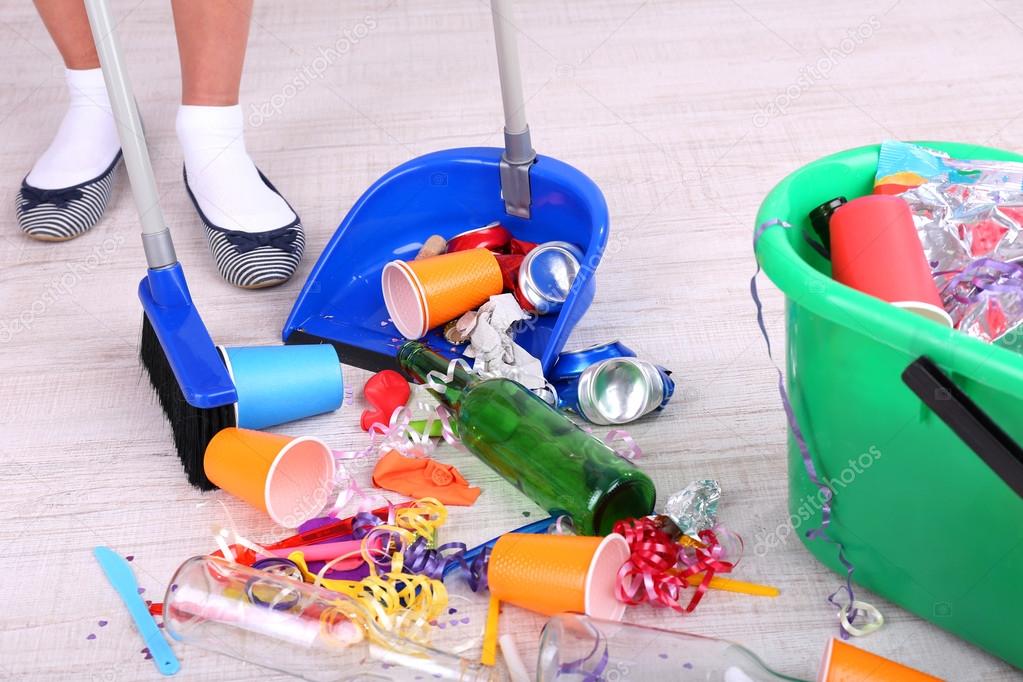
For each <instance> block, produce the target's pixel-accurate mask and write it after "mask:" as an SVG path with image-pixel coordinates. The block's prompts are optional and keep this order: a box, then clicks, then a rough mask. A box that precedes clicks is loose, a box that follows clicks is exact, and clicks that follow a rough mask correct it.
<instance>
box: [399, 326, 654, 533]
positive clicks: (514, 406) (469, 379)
mask: <svg viewBox="0 0 1023 682" xmlns="http://www.w3.org/2000/svg"><path fill="white" fill-rule="evenodd" d="M398 362H399V363H400V364H401V367H402V369H404V370H405V372H406V373H408V374H409V375H410V376H412V377H413V378H414V379H416V380H417V381H419V382H421V383H423V382H425V381H426V377H427V374H429V373H430V372H432V371H436V372H438V373H440V375H441V376H445V375H446V374H447V372H448V365H449V361H448V360H447V359H445V358H443V357H441V356H440V355H438V354H437V353H435V352H434V351H432V350H430V349H429V348H427V347H426V346H424V345H423V344H421V343H418V342H416V341H409V342H407V343H405V344H404V345H403V346H402V347H401V350H400V351H399V352H398ZM433 393H434V394H436V395H437V397H438V399H440V400H441V401H442V402H443V403H444V404H446V405H448V406H449V407H450V408H451V409H452V410H453V411H454V413H455V415H456V417H455V421H456V426H457V429H458V434H459V437H460V438H461V440H462V443H463V444H465V447H467V448H468V449H469V450H470V451H471V452H472V453H474V454H475V455H476V456H477V457H479V458H480V459H482V460H483V461H484V462H486V463H487V464H489V465H490V467H491V468H492V469H494V471H496V472H497V473H499V474H501V476H503V477H504V478H505V479H506V480H507V481H509V482H510V483H512V484H513V485H514V486H515V487H516V488H518V489H519V490H521V491H522V492H523V493H525V494H526V495H527V496H528V497H529V498H530V499H531V500H533V501H534V502H536V503H537V504H538V505H540V506H541V507H543V508H544V509H546V510H547V511H548V512H549V513H551V514H568V515H569V516H570V517H571V518H572V522H573V523H574V525H575V528H576V531H577V532H579V533H581V534H585V535H606V534H607V533H610V532H611V528H612V527H613V526H614V524H615V522H616V521H618V520H620V519H624V518H629V517H640V516H646V515H648V514H650V513H652V512H653V508H654V499H655V496H656V491H655V489H654V484H653V482H651V480H650V479H649V477H647V475H646V474H644V473H643V472H642V471H640V470H639V469H637V468H636V466H635V465H633V464H632V463H631V462H629V461H628V460H625V459H622V458H621V457H619V456H618V455H617V454H616V453H615V452H614V450H612V449H611V448H610V447H608V446H607V445H606V444H604V443H603V442H601V441H600V440H599V439H597V438H594V437H593V436H591V435H590V434H588V433H586V432H585V431H583V430H582V429H580V428H579V427H578V426H576V425H575V424H574V423H573V422H572V420H570V419H569V418H568V417H566V416H565V415H563V414H561V413H560V412H558V411H557V410H555V409H554V408H553V407H551V406H550V405H548V404H547V403H545V402H544V401H543V400H541V399H540V398H538V397H537V396H535V395H533V393H531V392H530V391H529V389H527V388H526V387H525V386H523V385H522V384H519V383H517V382H515V381H512V380H511V379H480V378H478V377H475V376H473V375H472V374H470V373H469V372H467V371H466V370H465V369H464V368H462V367H459V366H456V367H455V368H454V370H453V378H452V379H451V380H450V381H448V382H447V384H446V389H445V390H443V391H440V390H434V391H433Z"/></svg>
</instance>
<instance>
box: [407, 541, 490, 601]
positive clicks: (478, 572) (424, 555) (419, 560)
mask: <svg viewBox="0 0 1023 682" xmlns="http://www.w3.org/2000/svg"><path fill="white" fill-rule="evenodd" d="M467 551H468V547H467V546H466V545H465V543H464V542H448V543H445V544H443V545H441V546H440V547H437V548H436V549H434V548H431V547H430V546H429V545H428V544H427V543H426V538H422V537H419V538H416V540H415V541H414V542H413V543H412V545H411V546H410V547H409V548H408V549H407V550H405V569H406V570H407V571H408V572H409V573H417V574H424V575H426V576H427V577H430V578H433V579H435V580H443V579H444V573H445V569H446V568H447V567H448V566H450V565H452V564H454V565H455V566H456V567H457V570H459V571H460V572H461V574H462V575H463V576H464V577H465V579H466V582H468V583H469V589H471V590H472V591H473V592H479V591H480V590H485V589H487V564H488V563H489V562H490V548H489V547H486V548H484V549H483V551H481V552H480V553H479V554H478V555H476V556H475V557H473V559H472V560H471V561H466V559H465V553H466V552H467Z"/></svg>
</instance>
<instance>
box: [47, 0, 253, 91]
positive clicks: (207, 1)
mask: <svg viewBox="0 0 1023 682" xmlns="http://www.w3.org/2000/svg"><path fill="white" fill-rule="evenodd" d="M48 1H49V2H53V3H54V4H56V2H59V0H48ZM252 1H253V0H172V2H171V6H172V7H173V9H174V27H175V29H176V30H177V34H178V54H179V56H180V58H181V103H182V104H195V105H204V106H232V105H235V104H238V89H239V86H240V84H241V79H242V65H243V64H244V63H245V46H246V43H247V42H248V40H249V23H250V20H251V18H252ZM86 28H88V27H86Z"/></svg>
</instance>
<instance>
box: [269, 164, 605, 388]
mask: <svg viewBox="0 0 1023 682" xmlns="http://www.w3.org/2000/svg"><path fill="white" fill-rule="evenodd" d="M501 155H502V150H501V149H497V148H488V147H475V148H468V149H451V150H447V151H442V152H435V153H433V154H427V155H425V156H420V157H418V158H416V159H413V160H411V161H409V162H407V163H404V164H402V165H401V166H398V167H397V168H395V169H394V170H392V171H391V172H389V173H388V174H387V175H385V176H384V177H382V178H381V179H380V180H378V181H377V182H376V183H374V185H373V186H372V187H370V188H369V190H367V191H366V193H365V194H363V195H362V197H361V198H360V199H359V200H358V201H357V202H356V204H355V206H353V207H352V209H351V211H349V212H348V215H347V216H345V219H344V220H343V221H342V223H341V226H340V227H339V228H338V230H337V232H336V233H335V234H334V236H333V238H332V239H331V240H330V243H329V244H327V248H326V249H325V250H324V251H323V253H322V254H321V256H320V259H319V261H317V263H316V265H315V266H314V267H313V270H312V273H311V274H310V276H309V280H308V281H307V282H306V284H305V287H304V288H303V289H302V293H301V294H300V295H299V297H298V300H297V301H296V302H295V306H294V308H293V309H292V311H291V315H290V316H289V317H288V321H287V323H286V324H285V325H284V340H285V342H287V343H318V342H329V343H333V344H334V346H335V347H336V348H337V350H338V356H339V357H340V358H341V361H342V362H344V363H346V364H349V365H355V366H358V367H364V368H366V369H371V370H374V371H376V370H380V369H387V368H391V369H394V368H396V367H397V362H396V360H395V356H396V354H397V350H398V347H399V346H400V345H401V343H402V342H403V341H404V339H403V338H402V336H401V334H400V333H398V330H397V329H396V328H395V327H394V324H393V323H391V322H390V320H389V319H388V316H387V309H386V308H385V307H384V298H383V294H382V293H381V288H380V273H381V271H382V270H383V268H384V265H385V264H386V263H388V262H389V261H392V260H394V259H395V258H401V259H406V260H411V259H412V258H414V257H415V255H416V253H417V252H418V251H419V248H420V247H421V246H422V245H423V242H425V241H426V239H427V238H428V237H429V236H430V235H432V234H439V235H442V236H444V237H453V236H455V235H456V234H458V233H460V232H465V231H466V230H468V229H471V228H474V227H482V226H483V225H486V224H488V223H490V222H493V221H495V220H499V221H500V222H501V224H502V225H504V226H505V227H507V228H508V229H509V230H510V231H511V232H512V234H514V235H515V236H516V237H518V238H520V239H525V240H527V241H533V242H544V241H551V240H561V241H566V242H571V243H573V244H576V245H578V246H579V247H580V248H581V249H582V250H583V252H584V254H585V258H584V262H583V268H582V269H581V270H580V272H579V275H578V277H577V278H576V280H575V285H574V286H573V289H572V291H571V293H570V295H569V297H568V299H567V300H566V301H565V304H564V306H562V308H561V311H560V313H558V314H551V315H545V316H542V317H538V318H536V319H535V320H534V321H533V322H531V323H530V325H529V326H527V327H526V328H525V329H524V330H523V331H521V332H520V333H519V334H518V335H517V336H516V342H517V343H519V344H520V345H521V346H522V347H523V348H525V349H526V350H527V351H529V353H530V354H532V355H533V356H535V357H537V358H540V361H541V363H542V364H543V368H544V371H546V370H547V369H549V368H550V366H551V365H552V364H553V363H554V360H555V359H556V358H557V356H558V353H559V352H560V351H561V348H562V347H563V346H564V345H565V341H566V340H567V339H568V336H569V334H570V333H571V331H572V328H573V327H574V326H575V325H576V323H577V322H578V321H579V319H580V318H581V317H582V316H583V313H585V312H586V309H587V308H588V307H589V305H590V302H591V301H592V300H593V294H594V278H593V271H594V269H595V268H596V266H597V264H598V263H599V262H600V257H601V254H602V253H603V251H604V247H605V245H606V244H607V235H608V215H607V204H606V203H605V202H604V197H603V195H602V194H601V193H600V190H599V189H598V188H597V186H596V185H595V184H594V183H593V182H592V181H591V180H590V179H589V178H587V177H586V176H585V175H583V174H582V173H580V172H579V171H578V170H576V169H575V168H573V167H572V166H569V165H567V164H564V163H562V162H561V161H558V160H557V159H551V158H547V157H543V156H540V157H537V158H536V162H535V163H534V164H533V165H532V166H531V167H530V171H529V178H530V186H531V194H532V202H531V211H530V217H529V218H522V217H519V216H513V215H509V214H508V213H507V212H506V210H505V208H506V207H505V202H504V200H503V199H502V197H501V173H500V163H501ZM424 341H425V342H426V343H428V344H430V345H431V346H432V347H433V348H435V349H436V350H438V351H440V352H445V353H446V354H447V355H449V356H451V357H454V356H455V355H456V354H457V353H456V352H455V351H453V350H452V346H451V344H450V343H448V342H446V341H445V340H444V339H443V337H442V336H441V335H440V334H439V332H438V331H436V330H435V331H431V332H430V333H429V335H427V337H426V338H425V339H424Z"/></svg>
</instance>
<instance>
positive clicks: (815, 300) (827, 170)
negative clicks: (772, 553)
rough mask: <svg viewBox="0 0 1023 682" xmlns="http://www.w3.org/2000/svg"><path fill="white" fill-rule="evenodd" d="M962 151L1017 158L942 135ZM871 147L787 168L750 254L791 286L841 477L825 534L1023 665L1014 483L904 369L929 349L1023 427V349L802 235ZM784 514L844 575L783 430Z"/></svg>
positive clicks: (866, 580)
mask: <svg viewBox="0 0 1023 682" xmlns="http://www.w3.org/2000/svg"><path fill="white" fill-rule="evenodd" d="M923 144H926V145H927V146H930V147H933V148H937V149H940V150H943V151H946V152H948V153H950V154H951V155H953V156H955V157H957V158H972V159H1008V160H1015V161H1023V156H1020V155H1018V154H1013V153H1010V152H1006V151H1002V150H998V149H991V148H988V147H979V146H973V145H965V144H955V143H948V142H925V143H923ZM878 150H879V147H878V146H868V147H860V148H858V149H851V150H849V151H845V152H841V153H839V154H834V155H832V156H828V157H825V158H823V159H820V160H818V161H815V162H813V163H811V164H809V165H807V166H804V167H803V168H800V169H799V170H797V171H796V172H794V173H792V174H791V175H789V176H788V177H787V178H785V179H784V180H782V181H781V183H779V184H778V185H777V186H776V187H775V188H774V189H773V190H772V191H771V193H770V194H769V195H768V196H767V198H766V199H765V200H764V203H763V205H762V206H761V207H760V211H759V214H758V215H757V225H762V224H764V223H765V222H767V221H770V220H772V219H775V218H777V219H781V220H784V221H786V222H788V223H789V224H790V225H791V226H792V227H791V228H790V229H786V228H784V227H781V226H776V227H771V228H768V229H767V230H766V231H765V232H764V233H763V234H762V236H761V237H760V239H759V240H758V242H757V244H756V256H757V259H758V261H759V262H760V264H761V266H762V267H763V268H764V271H765V272H766V273H767V275H768V277H770V279H771V281H773V282H774V283H775V285H777V286H778V288H779V289H781V290H782V291H783V292H784V293H785V295H786V297H787V301H786V314H787V345H786V348H787V363H786V364H787V370H788V386H789V391H790V394H791V399H792V404H793V408H794V410H795V415H796V418H797V419H798V422H799V425H800V427H801V429H802V430H803V432H804V435H805V436H806V439H807V442H808V444H809V447H810V450H811V452H812V455H813V459H814V463H815V465H816V467H817V470H818V472H819V473H820V474H821V476H822V478H823V479H826V480H827V481H829V482H830V487H831V488H832V489H833V491H834V501H833V504H832V509H833V518H832V523H831V526H830V529H829V532H830V535H831V536H832V537H833V538H834V539H835V540H838V541H840V542H842V543H843V544H844V546H845V548H846V553H847V557H848V558H849V560H850V561H851V562H852V563H853V564H854V566H855V573H854V580H855V582H857V583H859V584H861V585H864V586H866V587H867V588H869V589H871V590H873V591H874V592H876V593H878V594H880V595H883V596H884V597H886V598H887V599H890V600H891V601H893V602H895V603H897V604H900V605H901V606H903V607H905V608H906V609H908V610H910V611H912V612H913V613H915V614H917V615H919V616H920V617H922V618H925V619H927V620H929V621H931V622H932V623H934V624H936V625H938V626H940V627H942V628H944V629H946V630H948V631H950V632H953V633H955V634H956V635H959V636H960V637H962V638H963V639H966V640H968V641H970V642H973V643H974V644H976V645H978V646H980V647H982V648H984V649H986V650H988V651H990V652H991V653H993V654H995V655H996V656H999V657H1000V658H1002V659H1004V660H1006V661H1008V662H1009V663H1011V664H1013V665H1015V666H1017V667H1023V626H1021V625H1020V620H1019V618H1020V614H1023V498H1021V497H1020V496H1018V495H1017V494H1016V493H1015V492H1014V491H1013V490H1012V489H1011V488H1010V487H1009V486H1008V485H1007V484H1006V483H1005V482H1004V481H1003V480H1002V479H1001V478H1000V477H999V476H998V475H997V474H996V473H995V472H994V471H992V470H991V469H990V468H989V467H988V466H987V465H986V464H985V463H984V462H983V461H982V460H981V459H980V458H979V457H978V456H977V455H976V454H975V453H974V452H973V451H972V450H970V449H969V448H968V447H967V446H966V445H965V444H963V442H962V441H961V440H960V439H959V438H958V437H957V436H956V435H955V434H954V433H953V432H952V431H951V430H950V429H949V428H948V427H947V426H946V425H945V424H944V423H943V422H942V421H941V420H940V419H939V418H938V417H937V416H936V415H935V414H934V413H933V412H931V411H930V409H928V408H927V407H926V406H925V405H924V404H923V403H922V402H921V401H920V400H919V398H917V396H916V395H914V394H913V393H912V392H911V391H910V390H909V389H908V388H907V387H906V386H905V385H904V384H903V383H902V379H901V374H902V372H903V370H905V369H906V367H907V366H908V365H909V364H910V363H911V362H913V361H914V360H916V359H917V358H919V357H920V356H923V355H926V356H928V357H929V358H931V359H932V360H933V361H935V362H936V363H937V364H938V365H939V366H940V367H941V368H942V369H943V370H945V371H946V372H947V373H949V375H950V376H951V377H952V379H953V380H954V381H955V382H956V384H958V385H959V387H960V388H961V389H963V391H965V392H966V393H967V394H968V395H969V396H970V397H971V398H972V399H973V400H974V401H976V402H977V403H978V404H979V405H980V407H981V408H983V409H984V410H985V411H987V413H988V414H989V415H990V416H991V417H992V419H994V421H995V422H996V423H998V424H999V425H1000V426H1001V427H1002V428H1003V429H1004V430H1005V431H1006V432H1008V433H1009V435H1010V436H1012V437H1013V438H1014V439H1016V440H1017V442H1023V355H1020V354H1019V353H1016V352H1014V351H1012V350H1008V349H1006V348H1003V347H999V346H994V345H990V344H987V343H984V342H982V341H979V340H977V339H974V338H971V337H969V336H966V335H965V334H962V333H960V332H958V331H955V330H952V329H947V328H943V327H942V326H941V325H939V324H937V323H934V322H931V321H928V320H925V319H923V318H921V317H918V316H916V315H914V314H913V313H909V312H906V311H903V310H900V309H898V308H896V307H894V306H891V305H889V304H887V303H884V302H883V301H880V300H878V299H875V298H872V297H870V296H867V295H865V294H862V293H860V292H858V291H855V290H853V289H850V288H848V287H846V286H843V285H841V284H839V283H838V282H835V281H834V280H832V279H831V277H830V264H829V263H828V261H826V260H825V259H824V258H822V257H821V256H820V255H819V254H817V253H816V252H815V251H814V250H813V249H812V248H810V247H809V245H808V244H806V242H805V240H804V238H803V233H804V231H809V230H810V229H811V228H810V225H809V220H808V218H807V214H808V213H809V212H810V210H811V209H812V208H814V207H815V206H817V205H819V204H821V203H823V202H825V201H827V200H829V199H832V198H834V197H836V196H839V195H844V196H846V197H847V198H850V199H851V198H853V197H856V196H861V195H864V194H869V193H870V192H871V189H872V186H873V179H874V174H875V171H876V169H877V158H878ZM789 512H790V514H791V516H790V524H789V525H791V527H792V528H794V529H795V532H796V533H797V534H798V535H799V536H800V537H801V538H802V539H803V542H804V544H805V545H806V547H807V549H809V550H810V552H811V553H813V554H814V556H816V557H817V558H818V559H819V560H820V561H822V562H823V563H824V564H825V565H827V566H828V567H830V568H831V569H832V570H834V571H836V572H839V573H841V574H842V575H844V574H845V570H844V569H843V568H842V566H841V564H840V563H839V561H838V553H837V548H836V547H835V545H832V544H830V543H827V542H825V541H823V540H808V539H807V538H806V537H805V533H806V531H808V530H810V529H812V528H816V527H817V526H819V525H820V522H821V514H820V496H819V490H818V489H817V487H816V486H815V485H813V483H812V482H811V481H810V479H809V477H808V476H807V473H806V471H805V468H804V466H803V462H802V459H801V457H800V454H799V451H798V449H797V448H796V445H795V443H794V442H793V439H792V437H791V434H790V436H789Z"/></svg>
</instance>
